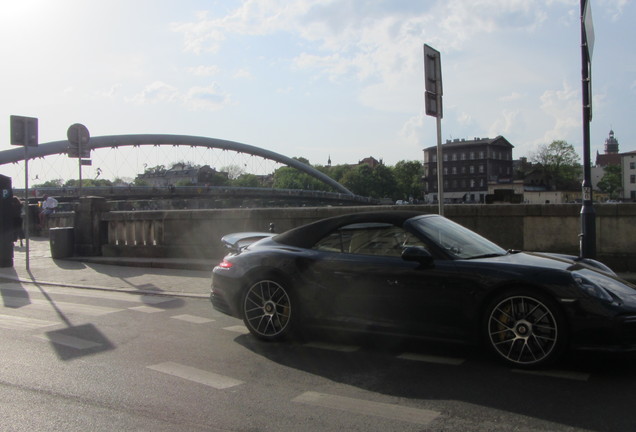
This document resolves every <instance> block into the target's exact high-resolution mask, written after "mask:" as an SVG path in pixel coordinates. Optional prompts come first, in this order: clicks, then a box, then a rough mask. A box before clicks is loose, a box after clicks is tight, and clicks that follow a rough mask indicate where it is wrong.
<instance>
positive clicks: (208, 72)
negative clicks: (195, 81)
mask: <svg viewBox="0 0 636 432" xmlns="http://www.w3.org/2000/svg"><path fill="white" fill-rule="evenodd" d="M219 71H220V68H219V67H218V66H214V65H212V66H203V65H201V66H195V67H191V68H190V69H188V72H190V73H191V74H192V75H195V76H203V77H207V76H213V75H216V74H218V73H219Z"/></svg>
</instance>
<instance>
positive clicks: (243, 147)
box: [0, 134, 354, 195]
mask: <svg viewBox="0 0 636 432" xmlns="http://www.w3.org/2000/svg"><path fill="white" fill-rule="evenodd" d="M68 145H69V142H68V141H67V140H62V141H52V142H48V143H43V144H40V145H38V146H37V147H29V149H28V156H29V159H33V158H38V157H44V156H51V155H54V154H65V153H67V150H68ZM142 145H178V146H179V145H181V146H189V147H208V148H217V149H222V150H231V151H235V152H239V153H246V154H250V155H254V156H260V157H262V158H265V159H270V160H273V161H275V162H279V163H282V164H284V165H288V166H290V167H293V168H296V169H297V170H299V171H302V172H304V173H306V174H308V175H310V176H312V177H314V178H316V179H318V180H320V181H321V182H323V183H325V184H328V185H329V186H331V187H333V188H334V189H336V190H337V191H339V192H341V193H343V194H347V195H354V194H353V192H351V191H350V190H349V189H347V188H346V187H344V186H343V185H341V184H340V183H338V182H337V181H335V180H334V179H332V178H331V177H329V176H328V175H326V174H324V173H322V172H320V171H318V170H317V169H315V168H313V167H311V166H309V165H307V164H304V163H302V162H300V161H298V160H296V159H292V158H290V157H287V156H284V155H282V154H280V153H276V152H273V151H270V150H266V149H263V148H260V147H255V146H251V145H248V144H243V143H239V142H235V141H228V140H222V139H218V138H207V137H199V136H191V135H165V134H140V135H105V136H98V137H91V139H90V140H89V142H88V145H87V147H88V148H89V149H90V150H96V149H103V148H115V147H123V146H133V147H136V146H142ZM22 160H24V149H23V148H17V147H16V148H14V149H11V150H4V151H1V152H0V165H4V164H7V163H14V162H19V161H22Z"/></svg>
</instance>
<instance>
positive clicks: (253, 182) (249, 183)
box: [232, 174, 261, 187]
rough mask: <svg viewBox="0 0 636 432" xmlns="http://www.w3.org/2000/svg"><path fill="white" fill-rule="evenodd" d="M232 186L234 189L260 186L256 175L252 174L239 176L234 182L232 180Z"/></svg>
mask: <svg viewBox="0 0 636 432" xmlns="http://www.w3.org/2000/svg"><path fill="white" fill-rule="evenodd" d="M232 186H236V187H259V186H261V184H260V180H259V178H258V176H257V175H254V174H241V175H240V176H238V177H237V178H235V179H234V180H232Z"/></svg>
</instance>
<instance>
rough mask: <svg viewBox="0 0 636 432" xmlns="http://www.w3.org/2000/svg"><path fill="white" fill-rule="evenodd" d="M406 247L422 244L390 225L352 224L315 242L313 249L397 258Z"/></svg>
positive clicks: (400, 229) (422, 244)
mask: <svg viewBox="0 0 636 432" xmlns="http://www.w3.org/2000/svg"><path fill="white" fill-rule="evenodd" d="M407 246H422V247H425V244H424V243H423V242H422V241H421V240H420V239H418V238H417V237H415V236H414V235H413V234H411V233H409V232H408V231H405V230H404V229H402V228H400V227H397V226H395V225H391V224H353V225H347V226H344V227H342V228H340V229H338V230H337V231H334V232H333V233H331V234H330V235H328V236H327V237H325V238H323V239H322V240H320V241H318V242H317V243H316V244H315V245H314V247H313V249H316V250H320V251H325V252H340V253H351V254H362V255H378V256H395V257H399V256H400V255H401V254H402V250H403V249H404V248H405V247H407Z"/></svg>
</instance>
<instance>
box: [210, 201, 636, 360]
mask: <svg viewBox="0 0 636 432" xmlns="http://www.w3.org/2000/svg"><path fill="white" fill-rule="evenodd" d="M246 239H247V240H246ZM224 240H225V242H226V243H231V244H235V243H237V242H238V243H239V244H240V243H241V241H244V242H245V243H243V245H242V246H241V248H240V249H239V250H238V251H237V252H235V253H232V254H229V255H228V256H227V257H225V259H224V260H223V261H222V262H221V263H220V264H219V265H218V266H216V267H215V268H214V270H213V277H212V293H211V300H212V304H213V306H214V308H216V309H217V310H219V311H221V312H224V313H226V314H228V315H232V316H234V317H237V318H242V319H243V321H244V322H245V325H246V326H247V328H248V329H249V331H250V332H251V333H252V334H253V335H254V336H256V337H258V338H260V339H264V340H278V339H282V338H284V337H286V336H289V335H290V334H292V332H295V331H297V330H299V329H301V328H304V327H309V326H313V327H320V328H323V329H325V328H326V329H330V328H331V329H336V328H337V329H346V330H354V331H362V332H377V333H383V334H391V335H400V336H407V337H422V338H427V339H436V340H446V341H456V342H466V343H484V344H486V345H487V346H488V347H489V348H490V349H491V350H492V352H493V353H494V354H495V355H496V356H498V357H499V358H501V359H503V360H504V361H507V362H508V363H511V364H514V365H516V366H522V367H523V366H525V367H534V366H539V365H543V364H546V363H548V362H551V361H553V360H554V359H556V358H558V356H559V355H560V354H562V353H563V351H564V350H565V349H566V348H568V347H573V348H578V349H595V350H632V349H634V348H636V286H634V285H632V284H630V283H629V282H626V281H624V280H621V279H619V278H618V277H617V276H616V275H615V274H614V273H613V272H612V271H611V270H610V269H609V268H607V267H606V266H605V265H603V264H601V263H600V262H598V261H595V260H591V259H580V258H577V257H574V256H566V255H557V254H548V253H530V252H520V251H506V250H504V249H502V248H501V247H499V246H497V245H495V244H494V243H492V242H490V241H488V240H486V239H484V238H483V237H481V236H479V235H478V234H476V233H474V232H472V231H470V230H468V229H466V228H464V227H462V226H461V225H458V224H456V223H454V222H452V221H450V220H448V219H446V218H444V217H442V216H439V215H431V214H428V215H423V214H419V213H415V212H405V211H385V212H374V213H357V214H349V215H344V216H338V217H333V218H329V219H323V220H320V221H317V222H314V223H310V224H308V225H304V226H302V227H299V228H295V229H292V230H290V231H287V232H285V233H282V234H278V235H273V234H267V233H260V234H259V233H245V235H241V234H232V235H229V236H226V237H225V238H224ZM250 241H251V242H253V243H251V244H249V245H247V246H245V244H246V243H249V242H250Z"/></svg>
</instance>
